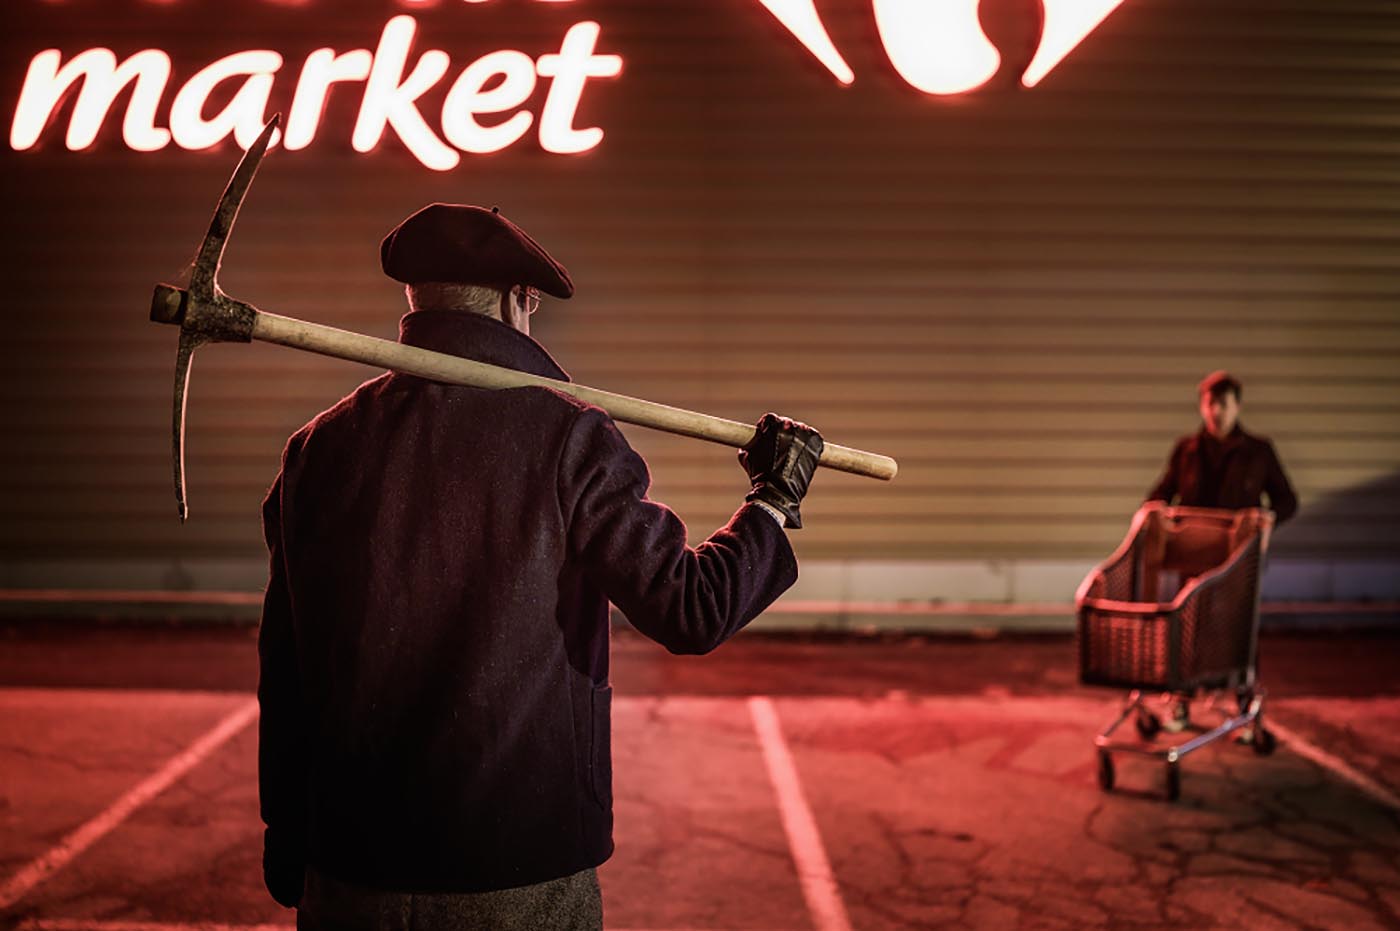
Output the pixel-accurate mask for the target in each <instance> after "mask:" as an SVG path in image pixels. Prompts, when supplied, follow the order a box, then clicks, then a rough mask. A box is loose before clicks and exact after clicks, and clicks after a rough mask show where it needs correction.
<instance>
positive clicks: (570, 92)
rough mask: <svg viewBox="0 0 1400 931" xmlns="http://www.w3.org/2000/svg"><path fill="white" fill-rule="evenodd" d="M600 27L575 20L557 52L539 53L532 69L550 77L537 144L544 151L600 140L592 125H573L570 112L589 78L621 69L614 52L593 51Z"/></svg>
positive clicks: (581, 148) (580, 147)
mask: <svg viewBox="0 0 1400 931" xmlns="http://www.w3.org/2000/svg"><path fill="white" fill-rule="evenodd" d="M599 31H600V27H599V26H598V24H597V23H579V24H577V25H576V26H574V27H573V28H572V29H570V30H569V31H568V33H566V34H565V36H564V41H563V42H562V43H561V44H560V46H559V54H557V55H541V56H540V60H539V62H538V63H537V64H536V69H537V70H538V71H539V74H540V77H542V78H553V79H554V81H553V83H552V84H551V85H550V87H549V96H548V97H546V98H545V101H544V112H542V113H541V114H540V145H541V146H542V147H543V148H544V149H545V151H547V152H559V153H562V154H572V153H576V152H586V151H588V150H589V149H591V148H593V147H594V146H596V145H597V144H598V143H600V142H602V141H603V131H602V130H601V129H599V128H598V127H596V126H593V127H590V128H588V129H574V125H573V124H574V114H575V113H577V112H578V104H579V99H580V98H581V97H582V96H583V87H584V85H585V84H586V83H588V79H589V78H614V77H617V76H618V75H619V74H621V73H622V58H621V57H620V56H618V55H595V54H593V50H594V48H596V47H597V45H598V33H599Z"/></svg>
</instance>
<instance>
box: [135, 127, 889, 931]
mask: <svg viewBox="0 0 1400 931" xmlns="http://www.w3.org/2000/svg"><path fill="white" fill-rule="evenodd" d="M277 123H278V118H277V117H274V118H273V119H272V120H271V121H270V122H269V123H268V124H267V125H266V126H265V127H264V128H263V132H262V134H261V135H260V136H259V137H258V139H257V141H256V142H254V144H253V145H252V146H250V147H249V149H248V151H247V152H246V153H245V154H244V156H243V158H242V160H241V161H240V162H239V164H238V167H237V169H236V170H235V171H234V173H233V176H232V177H231V178H230V179H229V183H228V185H227V187H226V188H225V189H224V192H223V195H222V197H220V199H219V203H218V206H217V207H216V208H215V210H214V216H213V219H212V220H211V221H210V224H209V231H208V233H207V234H206V235H205V238H204V242H203V243H202V244H201V246H200V249H199V252H198V255H197V258H196V259H195V263H194V268H193V271H192V274H191V277H190V283H189V285H188V287H187V288H178V287H175V286H173V285H169V284H158V285H156V288H155V293H154V295H153V297H152V301H151V320H152V321H154V322H156V323H162V324H170V325H176V326H178V327H179V332H180V339H179V347H178V349H177V351H176V356H175V392H174V405H173V409H172V415H173V416H172V419H171V425H172V433H171V436H172V454H173V455H172V462H173V465H174V473H173V474H174V478H175V497H176V504H177V509H178V512H179V515H180V519H181V520H185V519H186V518H187V517H188V515H189V508H188V501H187V496H186V487H185V465H184V435H185V413H186V401H187V398H188V392H189V374H190V371H191V364H192V360H193V358H194V353H195V351H196V349H198V348H199V347H200V346H202V345H205V344H207V343H213V342H224V343H237V342H245V343H246V342H250V341H252V340H260V341H265V342H273V343H277V344H279V345H283V346H288V347H292V348H295V349H299V350H304V351H309V352H315V353H319V354H322V355H328V356H334V357H336V358H341V359H346V360H350V361H355V362H359V363H364V364H367V365H372V366H376V367H379V368H383V369H389V372H388V373H387V374H384V375H381V376H380V377H378V378H375V379H372V380H371V381H368V382H366V383H365V384H363V385H361V386H360V387H359V388H358V389H357V390H356V391H354V392H353V393H351V394H350V395H349V396H348V397H346V398H344V399H342V400H341V401H340V403H338V404H336V405H335V406H334V407H332V408H330V409H329V410H327V411H325V412H323V413H322V414H320V415H319V416H317V417H316V418H315V419H314V420H312V421H311V422H310V423H309V424H307V425H306V426H305V427H303V428H302V429H301V430H299V431H297V433H296V434H295V435H293V436H292V438H291V440H289V441H288V443H287V446H286V449H285V450H284V452H283V457H282V468H281V471H280V472H279V473H278V475H277V479H276V481H275V482H274V483H273V486H272V489H271V491H270V492H269V493H268V495H267V498H266V500H265V502H264V504H263V525H264V531H265V536H266V540H267V545H268V548H269V550H270V552H271V574H270V578H269V582H268V588H267V594H266V598H265V603H264V609H263V619H262V627H261V630H260V633H259V653H260V656H261V661H262V667H261V670H262V674H261V678H260V681H259V687H258V698H259V702H260V704H261V708H262V719H261V735H260V736H261V742H260V745H259V775H260V788H261V800H262V815H263V820H264V821H265V822H266V824H267V831H266V836H265V841H264V854H263V871H264V879H265V881H266V883H267V887H268V889H269V891H270V892H271V893H272V895H273V897H274V898H275V899H276V900H277V901H278V902H280V903H282V904H283V905H286V906H288V907H294V906H295V907H298V908H299V912H298V916H297V920H298V926H299V927H302V928H335V929H352V928H408V927H414V928H448V927H451V928H491V929H495V931H508V929H530V931H548V929H555V928H559V929H574V928H588V929H601V927H602V904H601V898H600V894H599V891H598V883H597V876H596V874H595V872H594V869H595V867H596V866H597V865H598V864H600V863H602V862H603V861H604V860H606V859H607V858H608V856H609V855H610V854H611V853H612V772H611V745H610V723H611V714H610V708H611V689H610V687H609V685H608V602H609V601H611V602H612V603H613V604H616V605H617V606H618V607H619V608H621V609H622V610H623V611H624V612H625V613H626V614H627V616H628V618H629V620H631V622H632V623H633V625H634V626H636V627H637V628H638V629H639V630H641V631H642V632H643V633H645V634H646V635H648V636H650V637H651V638H653V639H655V640H657V641H660V642H661V643H662V644H664V645H665V646H667V647H668V648H670V649H671V650H672V651H674V652H677V653H704V652H707V651H709V650H712V649H714V648H715V647H716V646H718V645H719V644H720V643H722V642H724V641H725V640H726V639H728V638H729V637H730V636H732V635H733V634H734V633H735V632H736V631H738V630H739V629H740V628H742V627H743V626H744V625H745V624H747V623H748V622H749V621H750V620H752V619H753V618H754V617H755V616H757V615H758V614H759V613H760V612H762V611H763V610H764V609H765V608H766V607H767V606H768V605H769V604H771V603H772V602H773V600H774V599H775V598H777V597H778V595H780V594H781V593H782V592H783V591H785V590H786V589H787V588H788V587H789V586H791V585H792V583H793V581H794V580H795V579H796V578H797V562H796V559H795V558H794V556H793V552H792V548H791V546H790V545H789V544H788V541H787V538H786V535H785V528H799V527H801V526H802V519H801V514H800V510H799V507H800V504H801V502H802V499H803V497H804V495H805V494H806V492H807V487H808V484H809V483H810V481H811V478H812V473H813V471H814V470H815V469H816V467H817V466H818V465H821V466H825V467H828V468H834V469H839V470H842V471H846V472H850V473H854V474H858V475H866V476H870V477H872V478H878V479H883V480H886V481H888V480H890V479H892V478H893V477H894V476H895V474H896V472H897V471H898V464H897V463H896V462H895V461H894V460H893V459H891V458H890V457H888V456H882V455H879V454H877V453H872V452H867V451H865V450H859V449H852V448H850V447H845V446H839V445H837V444H834V443H824V442H823V440H822V438H821V437H820V436H819V435H818V434H817V433H816V431H815V430H812V429H811V428H809V427H807V426H805V425H803V424H799V423H795V422H793V421H791V420H788V419H786V418H781V417H777V416H776V415H773V414H767V415H765V416H764V417H763V418H762V419H761V420H760V421H759V422H758V424H757V426H756V427H749V426H747V425H745V424H741V423H737V422H735V421H731V420H725V419H723V418H719V417H714V416H711V415H708V414H703V413H699V412H696V411H687V410H683V409H680V408H676V407H670V406H668V405H664V404H658V403H655V402H652V401H645V400H642V399H640V398H632V397H627V396H625V395H620V394H615V393H612V392H609V391H603V390H600V389H597V388H589V387H585V386H582V385H576V384H574V383H572V382H571V381H569V380H568V376H567V375H565V374H564V372H563V370H562V369H560V368H559V366H558V365H557V364H556V363H555V362H554V360H553V359H552V358H551V357H550V355H549V353H547V352H546V351H545V349H544V347H542V346H540V345H539V344H538V343H536V342H535V341H534V340H532V339H530V337H529V320H530V314H531V313H533V312H534V310H535V309H536V308H537V306H538V302H539V294H540V292H541V291H543V292H545V293H548V294H550V295H553V296H555V297H559V298H567V297H569V296H570V295H572V293H573V284H572V282H571V281H570V279H569V276H568V273H567V272H566V271H565V270H564V268H563V266H561V265H560V264H559V263H558V262H556V261H554V259H553V258H551V257H550V255H549V254H548V253H547V252H545V250H544V249H543V248H541V247H540V246H539V244H538V243H536V242H535V241H534V240H533V239H531V238H530V237H529V236H527V235H526V234H525V233H524V232H523V231H522V230H521V229H520V228H519V227H517V226H515V225H514V224H512V223H511V222H509V221H508V220H506V219H505V218H504V217H502V216H501V215H500V213H499V212H498V211H496V210H495V209H492V210H484V209H482V208H479V207H466V206H460V205H444V204H434V205H431V206H429V207H427V208H424V209H423V210H421V211H419V212H418V213H416V214H414V215H413V216H411V217H409V218H408V219H407V220H405V221H404V222H403V223H402V224H400V225H399V226H398V227H397V228H396V229H395V230H394V231H393V232H391V233H390V234H389V236H388V237H387V238H386V239H385V240H384V244H383V248H382V253H381V258H382V261H383V265H384V270H385V272H386V273H388V274H389V275H390V276H392V277H394V278H396V279H397V280H399V281H401V282H404V283H405V284H406V285H407V286H408V298H409V304H410V313H408V314H407V315H406V316H405V317H404V318H403V320H402V323H401V330H400V339H399V341H398V342H393V341H389V340H381V339H377V338H375V337H371V336H366V335H364V334H360V333H352V332H349V331H346V330H341V329H337V328H334V327H329V326H325V325H323V324H318V323H312V322H310V321H306V320H298V319H296V318H292V317H284V316H280V315H278V314H273V313H269V312H267V311H264V310H260V309H258V308H257V307H255V306H253V305H252V304H249V303H247V302H245V301H241V300H237V299H235V298H233V297H230V296H229V295H228V294H226V293H224V291H223V290H222V289H221V288H220V287H219V283H218V272H219V268H220V263H221V262H222V258H223V253H224V248H225V246H226V245H227V243H228V238H229V235H230V233H231V231H232V229H233V225H234V221H235V220H236V219H237V217H238V212H239V208H240V207H241V205H242V202H243V199H244V197H245V196H246V194H247V192H248V188H249V185H250V184H251V183H252V180H253V177H254V175H255V174H256V172H257V168H258V165H259V163H260V162H261V160H262V158H263V155H264V154H265V153H266V151H267V147H268V145H269V142H270V140H271V139H272V135H273V133H274V132H275V130H276V127H277ZM615 420H616V421H624V422H627V423H634V424H641V425H643V426H648V427H652V428H655V429H661V430H666V431H669V432H671V433H675V434H679V435H682V436H689V437H695V438H697V439H704V440H708V441H711V442H717V443H724V444H726V445H730V446H737V447H739V448H740V453H739V461H740V463H741V464H742V465H743V466H744V469H745V471H746V472H747V474H748V478H749V483H750V490H749V492H748V494H747V496H746V497H745V503H744V504H743V505H742V506H741V507H740V508H739V509H738V510H737V511H736V512H735V514H734V516H733V518H732V519H731V520H730V521H729V523H728V524H727V525H726V526H725V527H724V528H722V529H721V530H718V531H716V532H715V533H714V534H713V535H711V537H710V538H709V539H708V540H706V541H705V542H703V543H702V544H700V546H698V547H695V548H691V547H689V546H687V545H686V532H685V526H684V525H683V524H682V523H681V521H680V520H679V518H677V517H676V515H675V514H673V513H672V512H671V511H670V510H668V509H667V508H665V507H664V506H662V505H660V504H657V503H655V502H652V501H650V500H649V499H648V498H647V497H646V492H647V487H648V485H649V482H650V477H649V475H648V473H647V468H646V464H645V463H644V462H643V461H642V460H641V458H640V457H639V456H637V454H636V453H635V452H633V451H632V449H631V448H630V447H629V446H628V444H627V441H626V440H625V439H624V438H623V436H622V434H621V433H620V432H619V431H618V429H617V427H616V425H615V424H614V421H615Z"/></svg>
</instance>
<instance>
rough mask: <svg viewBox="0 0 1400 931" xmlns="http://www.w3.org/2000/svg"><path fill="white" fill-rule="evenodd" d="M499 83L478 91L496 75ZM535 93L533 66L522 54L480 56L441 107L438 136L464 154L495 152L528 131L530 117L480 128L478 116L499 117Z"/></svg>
mask: <svg viewBox="0 0 1400 931" xmlns="http://www.w3.org/2000/svg"><path fill="white" fill-rule="evenodd" d="M498 74H499V75H501V76H502V78H503V80H502V81H501V82H500V83H499V84H497V85H496V86H495V87H493V88H491V89H490V90H489V91H488V90H482V88H483V87H485V86H486V84H487V82H488V81H490V80H491V79H492V78H493V77H495V76H496V75H498ZM534 90H535V62H534V60H533V59H532V58H530V56H529V55H526V54H525V53H524V52H513V51H509V50H504V51H500V52H492V53H491V54H489V55H483V56H482V57H481V58H478V59H477V60H476V61H474V62H472V63H471V64H470V65H468V66H467V68H466V70H465V71H463V72H462V74H461V76H460V77H458V78H457V80H456V82H455V83H454V84H453V85H452V90H450V91H449V92H448V94H447V100H446V102H444V103H443V105H442V133H443V135H444V136H446V137H447V141H448V142H450V143H452V144H453V145H455V146H456V147H457V148H459V149H462V150H464V151H466V152H496V151H499V150H501V149H504V148H505V147H506V146H508V145H510V144H511V143H512V142H515V141H516V140H517V139H519V138H520V137H521V136H523V135H525V132H526V131H527V130H528V129H529V128H530V124H531V123H532V122H534V119H535V117H534V114H532V113H530V112H529V111H521V112H520V113H517V114H515V115H514V116H512V117H511V118H510V119H508V120H505V121H504V122H502V123H500V124H498V125H496V126H482V125H481V124H480V123H478V122H477V121H476V114H478V113H500V112H502V111H504V110H510V109H513V108H515V107H518V106H520V105H521V104H523V103H525V101H527V100H529V99H530V94H532V93H533V92H534Z"/></svg>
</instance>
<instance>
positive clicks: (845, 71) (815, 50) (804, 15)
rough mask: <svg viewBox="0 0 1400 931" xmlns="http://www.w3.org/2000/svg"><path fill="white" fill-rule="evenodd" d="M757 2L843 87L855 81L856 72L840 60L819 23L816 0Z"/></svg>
mask: <svg viewBox="0 0 1400 931" xmlns="http://www.w3.org/2000/svg"><path fill="white" fill-rule="evenodd" d="M758 2H759V3H761V4H763V6H764V7H765V8H766V9H767V10H768V12H769V13H772V14H773V16H774V18H776V19H777V20H778V22H780V23H782V24H783V27H784V28H786V29H787V31H788V32H790V33H792V34H793V35H794V36H796V37H797V41H799V42H801V43H802V44H803V45H804V46H806V48H807V51H809V52H811V53H812V55H813V56H815V57H816V59H817V61H819V62H821V63H822V64H823V65H825V66H826V70H828V71H830V72H831V73H832V74H833V75H835V76H836V80H838V81H840V82H841V83H842V84H850V83H851V82H852V81H854V80H855V79H856V75H855V72H854V71H852V70H851V66H850V65H848V64H846V59H844V58H842V57H841V53H840V52H838V51H837V50H836V46H835V44H834V43H832V41H831V36H830V35H828V34H827V31H826V26H824V25H823V24H822V18H821V16H820V15H819V14H818V13H817V5H816V0H758Z"/></svg>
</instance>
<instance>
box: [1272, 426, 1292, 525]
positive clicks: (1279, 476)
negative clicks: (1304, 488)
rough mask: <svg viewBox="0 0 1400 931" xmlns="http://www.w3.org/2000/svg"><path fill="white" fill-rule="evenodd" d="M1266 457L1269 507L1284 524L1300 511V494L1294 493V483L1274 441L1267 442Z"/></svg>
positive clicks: (1278, 520)
mask: <svg viewBox="0 0 1400 931" xmlns="http://www.w3.org/2000/svg"><path fill="white" fill-rule="evenodd" d="M1265 457H1266V459H1267V463H1266V465H1267V468H1268V471H1267V472H1266V473H1265V477H1264V491H1265V493H1267V494H1268V496H1269V508H1270V509H1271V510H1272V511H1273V512H1274V519H1275V520H1276V521H1277V522H1278V523H1280V524H1282V523H1283V522H1284V521H1286V520H1288V519H1289V518H1290V517H1292V516H1293V515H1294V514H1296V513H1298V496H1297V495H1296V494H1294V492H1293V484H1292V483H1291V482H1289V481H1288V475H1287V473H1285V472H1284V471H1283V463H1282V462H1280V461H1279V458H1278V453H1277V452H1276V451H1275V450H1274V444H1273V443H1267V444H1265Z"/></svg>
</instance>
